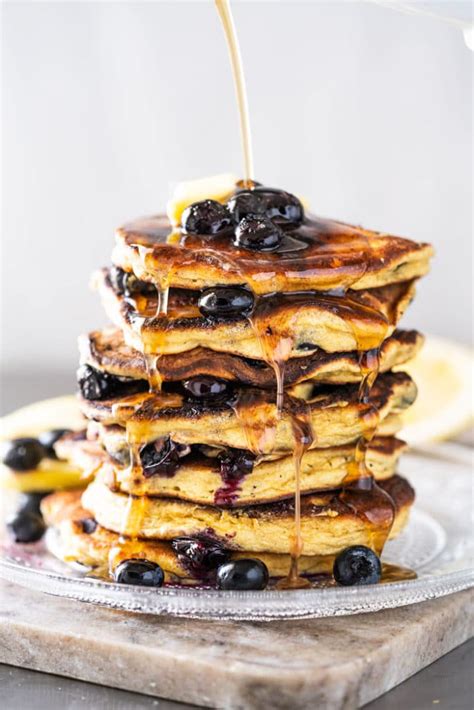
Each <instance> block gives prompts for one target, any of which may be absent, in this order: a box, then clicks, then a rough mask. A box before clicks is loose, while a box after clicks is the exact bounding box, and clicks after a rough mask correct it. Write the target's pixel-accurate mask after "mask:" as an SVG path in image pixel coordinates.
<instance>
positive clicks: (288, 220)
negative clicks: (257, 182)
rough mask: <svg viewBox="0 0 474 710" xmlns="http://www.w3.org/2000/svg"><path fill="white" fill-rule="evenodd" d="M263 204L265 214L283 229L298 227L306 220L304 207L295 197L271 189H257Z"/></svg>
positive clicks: (256, 191) (288, 193)
mask: <svg viewBox="0 0 474 710" xmlns="http://www.w3.org/2000/svg"><path fill="white" fill-rule="evenodd" d="M254 192H255V194H256V195H257V196H258V197H259V198H260V200H261V201H262V203H263V213H264V214H265V216H266V217H268V218H269V219H271V220H272V221H273V222H274V223H275V224H278V225H279V226H280V227H281V228H282V229H284V228H290V229H293V228H294V227H298V226H299V225H300V224H301V223H302V221H303V219H304V209H303V205H302V204H301V202H300V201H299V199H298V198H297V197H295V195H292V194H291V193H290V192H285V191H284V190H275V189H273V188H271V187H256V188H255V190H254Z"/></svg>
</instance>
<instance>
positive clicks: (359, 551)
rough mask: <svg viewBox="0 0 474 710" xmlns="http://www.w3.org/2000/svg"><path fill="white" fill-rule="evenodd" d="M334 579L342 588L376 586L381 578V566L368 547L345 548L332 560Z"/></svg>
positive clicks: (354, 546)
mask: <svg viewBox="0 0 474 710" xmlns="http://www.w3.org/2000/svg"><path fill="white" fill-rule="evenodd" d="M333 574H334V579H335V580H336V582H337V583H338V584H342V585H343V586H344V587H352V586H353V585H359V584H377V582H379V581H380V577H381V576H382V565H381V563H380V560H379V558H378V557H377V555H376V554H375V552H374V551H373V550H371V549H370V547H365V546H364V545H353V546H352V547H346V549H345V550H343V551H342V552H340V553H339V554H338V556H337V557H336V559H335V560H334V567H333Z"/></svg>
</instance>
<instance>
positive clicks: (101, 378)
mask: <svg viewBox="0 0 474 710" xmlns="http://www.w3.org/2000/svg"><path fill="white" fill-rule="evenodd" d="M77 382H78V384H79V389H80V391H81V394H82V396H83V397H84V399H89V400H100V399H110V398H112V397H117V396H119V395H121V396H127V395H131V394H136V393H137V392H145V391H146V390H147V389H148V385H147V383H146V382H145V380H133V379H131V378H126V377H117V376H116V375H109V373H108V372H102V371H101V370H96V369H95V368H94V367H91V366H90V365H81V367H80V368H79V369H78V371H77Z"/></svg>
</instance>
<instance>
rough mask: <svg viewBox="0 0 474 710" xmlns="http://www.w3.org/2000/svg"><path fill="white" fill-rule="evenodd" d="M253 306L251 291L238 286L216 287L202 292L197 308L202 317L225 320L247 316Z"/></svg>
mask: <svg viewBox="0 0 474 710" xmlns="http://www.w3.org/2000/svg"><path fill="white" fill-rule="evenodd" d="M253 305H254V297H253V295H252V293H251V291H248V290H247V289H245V288H240V287H238V286H235V287H234V286H218V287H217V288H206V289H204V291H202V293H201V295H200V297H199V301H198V306H199V310H200V311H201V313H202V314H203V315H204V316H211V317H214V318H219V317H221V318H225V317H229V316H240V315H247V314H248V313H250V311H251V310H252V308H253Z"/></svg>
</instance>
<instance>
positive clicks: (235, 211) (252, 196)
mask: <svg viewBox="0 0 474 710" xmlns="http://www.w3.org/2000/svg"><path fill="white" fill-rule="evenodd" d="M227 207H228V208H229V212H230V213H231V215H232V217H233V220H234V222H235V224H238V223H239V222H240V221H241V220H243V219H244V217H248V216H249V215H258V214H263V210H264V205H263V204H262V201H261V200H260V198H259V197H258V195H257V193H256V192H254V190H241V191H240V192H237V193H236V194H235V195H234V196H233V197H231V199H230V200H229V202H228V203H227Z"/></svg>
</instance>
